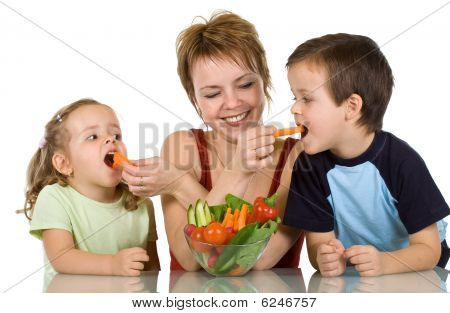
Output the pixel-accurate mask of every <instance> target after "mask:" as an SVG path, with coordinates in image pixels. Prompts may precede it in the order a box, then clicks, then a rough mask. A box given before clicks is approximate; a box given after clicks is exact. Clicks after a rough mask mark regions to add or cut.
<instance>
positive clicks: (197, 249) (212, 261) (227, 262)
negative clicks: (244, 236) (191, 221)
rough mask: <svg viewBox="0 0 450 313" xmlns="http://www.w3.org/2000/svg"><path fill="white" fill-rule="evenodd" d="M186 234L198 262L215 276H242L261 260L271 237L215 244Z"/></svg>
mask: <svg viewBox="0 0 450 313" xmlns="http://www.w3.org/2000/svg"><path fill="white" fill-rule="evenodd" d="M184 236H185V237H186V240H187V242H188V245H189V247H190V249H191V251H192V254H193V255H194V257H195V259H196V260H197V262H198V263H199V264H200V265H201V266H202V267H203V269H204V270H205V271H207V272H208V273H209V274H211V275H214V276H242V275H244V274H246V273H247V272H248V271H249V270H251V269H252V267H253V265H255V263H256V261H258V260H259V258H260V257H261V255H262V254H263V252H264V249H265V248H266V246H267V243H268V242H269V240H270V237H269V238H266V239H263V240H260V241H257V242H254V243H250V244H244V245H214V244H210V243H206V242H202V241H198V240H196V239H193V238H191V237H190V236H189V235H187V234H186V232H184Z"/></svg>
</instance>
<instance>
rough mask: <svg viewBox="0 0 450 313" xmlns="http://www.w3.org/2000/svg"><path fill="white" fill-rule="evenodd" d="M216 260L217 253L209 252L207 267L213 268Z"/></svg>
mask: <svg viewBox="0 0 450 313" xmlns="http://www.w3.org/2000/svg"><path fill="white" fill-rule="evenodd" d="M216 261H217V255H216V254H211V256H210V257H209V258H208V267H209V268H213V267H214V265H215V264H216Z"/></svg>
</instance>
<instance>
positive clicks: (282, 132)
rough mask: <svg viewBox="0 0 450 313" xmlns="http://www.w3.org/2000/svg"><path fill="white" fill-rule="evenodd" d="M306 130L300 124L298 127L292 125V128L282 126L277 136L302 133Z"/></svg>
mask: <svg viewBox="0 0 450 313" xmlns="http://www.w3.org/2000/svg"><path fill="white" fill-rule="evenodd" d="M304 131H305V128H304V127H303V126H302V125H300V126H297V127H290V128H280V129H279V130H278V131H277V132H276V133H275V134H274V136H275V137H282V136H290V135H293V134H295V133H302V132H304Z"/></svg>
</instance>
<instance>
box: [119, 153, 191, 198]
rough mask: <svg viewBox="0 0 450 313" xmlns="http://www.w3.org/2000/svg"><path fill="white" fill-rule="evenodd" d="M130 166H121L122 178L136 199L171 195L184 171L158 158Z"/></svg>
mask: <svg viewBox="0 0 450 313" xmlns="http://www.w3.org/2000/svg"><path fill="white" fill-rule="evenodd" d="M131 163H133V164H132V165H131V164H125V163H124V164H123V172H122V178H123V179H124V180H125V181H126V182H127V183H128V186H129V189H130V191H131V192H132V193H133V194H134V195H135V196H138V197H151V196H155V195H160V194H172V193H173V192H174V191H175V190H176V189H177V188H178V185H179V183H180V179H179V178H181V177H182V176H184V175H185V174H186V172H185V171H182V170H179V169H178V168H176V167H175V166H174V165H173V164H171V163H169V162H167V161H165V160H163V159H162V158H160V157H153V158H148V159H143V160H138V161H131Z"/></svg>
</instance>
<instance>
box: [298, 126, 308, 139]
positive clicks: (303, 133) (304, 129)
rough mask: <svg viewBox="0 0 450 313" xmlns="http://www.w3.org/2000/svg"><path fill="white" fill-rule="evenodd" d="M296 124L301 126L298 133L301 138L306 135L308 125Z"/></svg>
mask: <svg viewBox="0 0 450 313" xmlns="http://www.w3.org/2000/svg"><path fill="white" fill-rule="evenodd" d="M298 126H302V127H303V131H302V132H301V133H300V137H301V138H302V139H303V138H305V137H306V135H308V132H309V130H308V127H306V126H305V125H304V124H298Z"/></svg>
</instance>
